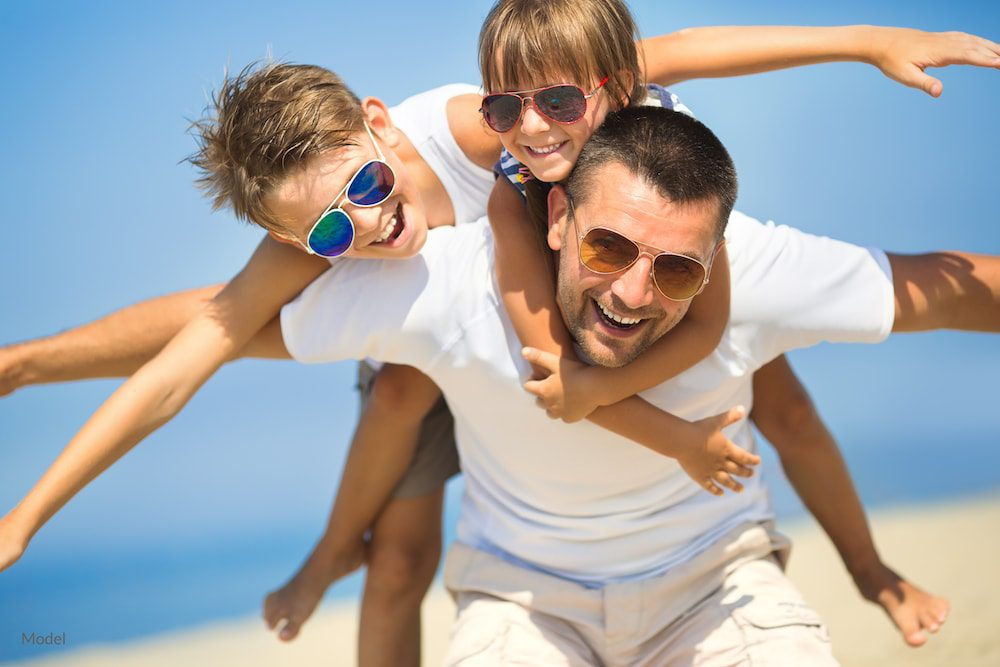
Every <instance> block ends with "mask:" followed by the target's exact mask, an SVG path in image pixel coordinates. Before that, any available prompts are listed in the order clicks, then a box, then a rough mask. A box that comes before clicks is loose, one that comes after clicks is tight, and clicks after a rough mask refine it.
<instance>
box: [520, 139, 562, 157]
mask: <svg viewBox="0 0 1000 667" xmlns="http://www.w3.org/2000/svg"><path fill="white" fill-rule="evenodd" d="M564 143H566V142H565V141H561V142H559V143H558V144H552V145H551V146H542V147H538V146H528V150H530V151H531V152H532V153H535V154H537V155H548V154H549V153H554V152H556V151H557V150H559V148H560V147H561V146H562V145H563V144H564Z"/></svg>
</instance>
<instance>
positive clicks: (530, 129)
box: [521, 101, 550, 134]
mask: <svg viewBox="0 0 1000 667" xmlns="http://www.w3.org/2000/svg"><path fill="white" fill-rule="evenodd" d="M549 127H550V125H549V120H548V119H547V118H546V117H545V116H543V115H542V114H540V113H538V110H537V109H535V103H534V102H530V101H529V102H526V103H525V104H524V114H523V115H522V116H521V132H523V133H525V134H541V133H542V132H548V131H549Z"/></svg>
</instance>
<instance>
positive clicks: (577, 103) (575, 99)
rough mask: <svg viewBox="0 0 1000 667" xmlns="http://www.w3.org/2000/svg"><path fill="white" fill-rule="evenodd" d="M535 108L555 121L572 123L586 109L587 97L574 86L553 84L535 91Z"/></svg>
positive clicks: (581, 116) (580, 116)
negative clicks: (550, 86)
mask: <svg viewBox="0 0 1000 667" xmlns="http://www.w3.org/2000/svg"><path fill="white" fill-rule="evenodd" d="M532 99H534V102H535V108H536V109H538V110H539V111H541V112H542V113H543V114H545V115H546V116H548V117H549V118H551V119H552V120H554V121H556V122H557V123H573V122H576V121H578V120H580V119H581V118H583V114H584V113H585V112H586V111H587V98H586V97H584V96H583V91H582V90H580V89H579V88H577V87H576V86H553V87H552V88H546V89H545V90H540V91H538V92H537V93H535V95H534V97H533V98H532Z"/></svg>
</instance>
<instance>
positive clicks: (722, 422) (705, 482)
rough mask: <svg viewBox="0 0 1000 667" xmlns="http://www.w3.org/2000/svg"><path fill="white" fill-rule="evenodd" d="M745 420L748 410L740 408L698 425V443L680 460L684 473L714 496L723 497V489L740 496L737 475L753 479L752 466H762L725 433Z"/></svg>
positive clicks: (704, 420)
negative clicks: (727, 429) (724, 430)
mask: <svg viewBox="0 0 1000 667" xmlns="http://www.w3.org/2000/svg"><path fill="white" fill-rule="evenodd" d="M745 416H746V409H745V408H744V407H743V406H738V407H735V408H732V409H731V410H729V411H728V412H724V413H722V414H721V415H715V416H714V417H708V418H706V419H702V420H700V421H697V422H694V426H695V428H696V432H697V433H698V434H699V435H698V437H697V438H696V441H695V442H692V443H691V445H690V446H688V447H685V448H684V449H685V451H686V452H687V453H685V454H682V455H678V457H677V462H678V463H680V464H681V467H682V468H684V472H686V473H687V474H688V476H689V477H691V479H693V480H694V481H695V482H697V483H698V485H699V486H701V487H702V488H704V489H705V490H706V491H708V492H709V493H711V494H712V495H716V496H721V495H722V494H723V491H722V487H725V488H727V489H730V490H732V491H735V492H737V493H739V492H740V491H742V490H743V485H742V484H740V483H739V482H738V481H736V480H735V479H733V475H736V476H738V477H751V476H753V467H752V466H756V465H759V464H760V457H759V456H757V455H756V454H751V453H750V452H748V451H747V450H745V449H743V448H742V447H738V446H737V445H736V444H735V443H733V442H732V441H731V440H730V439H729V438H727V437H726V436H725V434H724V433H723V432H722V429H724V428H725V427H727V426H729V425H730V424H735V423H736V422H738V421H739V420H740V419H743V417H745Z"/></svg>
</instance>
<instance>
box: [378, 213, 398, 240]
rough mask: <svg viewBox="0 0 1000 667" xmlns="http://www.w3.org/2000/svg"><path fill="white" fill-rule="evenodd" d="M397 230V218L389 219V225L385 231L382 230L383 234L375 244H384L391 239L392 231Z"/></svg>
mask: <svg viewBox="0 0 1000 667" xmlns="http://www.w3.org/2000/svg"><path fill="white" fill-rule="evenodd" d="M395 228H396V216H392V217H391V218H390V219H389V224H387V225H386V226H385V229H384V230H382V233H381V234H379V236H378V238H377V239H375V241H374V242H375V243H382V242H383V241H385V240H386V239H387V238H389V235H390V234H392V230H394V229H395Z"/></svg>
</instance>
